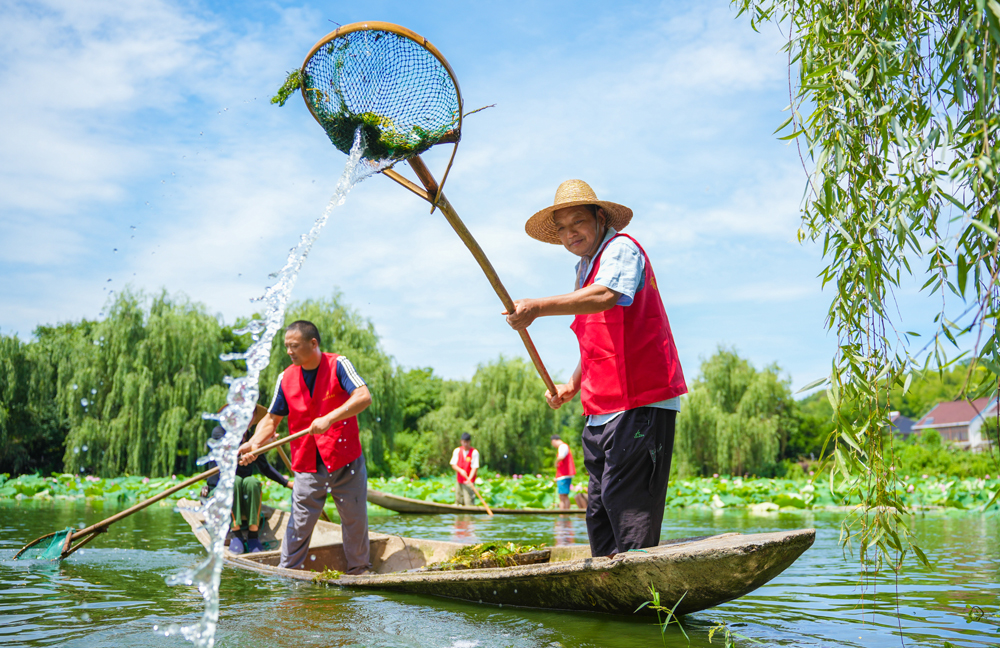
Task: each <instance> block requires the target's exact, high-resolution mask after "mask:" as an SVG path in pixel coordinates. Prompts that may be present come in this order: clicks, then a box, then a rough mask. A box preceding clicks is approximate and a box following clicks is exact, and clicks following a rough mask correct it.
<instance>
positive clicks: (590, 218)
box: [505, 180, 687, 556]
mask: <svg viewBox="0 0 1000 648" xmlns="http://www.w3.org/2000/svg"><path fill="white" fill-rule="evenodd" d="M631 220H632V210H631V209H629V208H628V207H625V206H624V205H619V204H617V203H613V202H608V201H604V200H598V199H597V195H596V194H595V193H594V190H593V189H591V188H590V187H589V186H588V185H587V183H585V182H583V181H582V180H567V181H566V182H564V183H562V184H561V185H559V188H558V189H557V190H556V197H555V201H554V202H553V205H552V206H551V207H546V208H545V209H542V210H541V211H539V212H537V213H536V214H535V215H533V216H532V217H531V218H530V219H528V222H527V223H526V224H525V226H524V229H525V231H526V232H527V233H528V235H529V236H531V237H533V238H535V239H538V240H540V241H544V242H546V243H554V244H560V243H561V244H562V245H563V246H564V247H565V248H566V249H567V250H569V251H570V252H572V253H573V254H574V255H576V256H578V257H580V261H579V263H577V266H576V277H577V279H576V290H575V291H574V292H572V293H569V294H566V295H557V296H554V297H545V298H541V299H522V300H519V301H516V302H514V312H513V313H505V314H506V315H507V321H508V323H509V324H510V325H511V327H512V328H514V329H515V330H523V329H525V328H527V327H528V326H529V325H530V324H531V323H532V322H533V321H534V320H535V319H536V318H538V317H543V316H550V315H573V316H574V320H573V325H572V326H571V328H572V329H573V332H574V333H576V337H577V340H578V341H579V343H580V364H579V365H577V367H576V370H575V371H574V372H573V376H572V378H570V380H569V382H568V383H566V384H563V385H557V386H556V393H555V394H552V393H550V392H546V393H545V398H546V400H547V401H548V403H549V406H550V407H552V408H556V409H557V408H559V407H560V406H561V405H563V403H566V402H568V401H569V400H570V399H571V398H573V397H574V396H575V395H576V394H577V392H580V393H581V397H580V398H581V400H582V402H583V412H584V414H585V415H586V416H587V424H586V427H585V428H584V430H583V455H584V464H585V465H586V467H587V472H588V473H589V474H590V482H589V485H588V490H589V496H588V504H587V532H588V535H589V536H590V548H591V553H592V554H593V555H594V556H609V555H614V554H616V553H619V552H623V551H628V550H629V549H641V548H643V547H650V546H654V545H656V544H658V543H659V541H660V525H661V524H662V523H663V507H664V503H665V501H666V494H667V481H668V480H669V477H670V457H671V453H672V452H673V442H674V425H675V420H676V416H677V412H678V411H679V410H680V398H679V397H680V396H681V394H685V393H687V386H686V384H685V383H684V375H683V373H682V372H681V364H680V361H679V360H678V358H677V347H676V346H675V344H674V338H673V334H672V333H671V331H670V322H669V321H668V320H667V313H666V311H665V310H664V308H663V301H662V300H661V299H660V293H659V289H658V286H657V283H656V276H655V275H654V274H653V267H652V265H651V264H650V262H649V258H648V257H647V256H646V252H645V251H644V250H643V249H642V247H641V246H640V245H639V243H638V242H637V241H636V240H635V239H633V238H632V237H630V236H628V235H626V234H620V233H619V231H620V230H622V229H624V228H625V226H626V225H628V223H629V221H631Z"/></svg>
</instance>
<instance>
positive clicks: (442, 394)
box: [0, 291, 962, 477]
mask: <svg viewBox="0 0 1000 648" xmlns="http://www.w3.org/2000/svg"><path fill="white" fill-rule="evenodd" d="M287 319H288V321H293V320H296V319H308V320H311V321H313V322H315V323H316V325H317V326H318V327H319V330H320V332H321V337H322V348H323V350H324V351H335V352H337V353H340V354H342V355H345V356H347V357H348V358H350V359H351V361H352V362H353V363H354V365H355V366H356V367H357V369H358V372H359V373H360V374H361V375H362V376H363V377H364V378H365V380H366V381H367V382H368V384H369V388H370V389H371V391H372V394H373V404H372V406H371V407H370V408H369V409H368V410H367V411H365V412H364V413H363V414H362V415H361V416H360V417H359V423H360V428H361V436H362V445H363V447H364V450H365V454H366V457H367V460H368V464H369V470H370V471H371V472H372V474H375V475H379V474H381V475H407V476H414V477H420V476H427V475H435V474H440V473H442V472H447V471H448V470H449V468H448V461H449V459H450V457H451V451H452V449H453V448H454V447H455V446H456V445H457V443H458V439H459V437H460V436H461V434H462V433H463V432H469V433H470V434H471V435H472V437H473V444H474V445H475V446H476V447H477V448H478V449H479V450H480V453H481V454H482V457H483V460H484V463H485V464H486V465H488V466H489V468H490V469H492V470H496V471H498V472H502V473H507V474H517V473H536V472H540V471H542V470H548V469H551V466H552V462H553V459H554V457H553V453H552V452H551V449H550V447H549V443H548V439H549V437H550V436H551V435H552V434H560V435H561V436H562V437H563V438H564V439H565V440H566V441H567V442H568V443H569V444H570V446H571V447H572V448H574V450H575V451H576V454H577V456H578V457H582V453H581V452H580V448H579V443H580V442H579V438H580V431H581V429H582V427H583V424H584V420H583V416H582V408H581V405H580V401H579V399H578V398H577V399H574V400H573V401H572V402H570V403H568V404H567V405H565V406H563V407H562V408H561V409H559V410H558V411H553V410H551V409H549V407H548V406H547V405H546V404H545V401H544V399H543V398H542V394H543V393H544V391H545V388H544V386H543V384H542V382H541V380H540V379H539V378H538V376H537V374H536V373H535V371H534V369H533V368H532V366H531V364H530V363H529V362H527V361H525V360H523V359H521V358H504V357H502V356H501V357H500V358H498V359H496V360H493V361H491V362H487V363H484V364H482V365H480V366H479V367H478V368H477V370H476V372H475V374H474V375H473V376H472V378H471V379H469V380H445V379H443V378H442V377H440V376H437V375H435V374H434V371H433V369H431V368H413V369H405V368H402V367H399V366H398V365H396V364H395V362H394V361H393V359H392V358H391V357H390V356H389V355H388V354H386V353H385V351H384V350H383V349H382V347H381V344H380V341H379V337H378V335H377V333H376V332H375V328H374V326H373V324H372V323H371V322H370V321H369V320H367V319H366V318H364V317H362V316H361V315H360V314H359V313H358V312H357V311H355V310H353V309H352V308H350V307H349V306H347V305H346V304H344V303H343V300H342V299H341V297H340V296H339V295H336V294H335V295H333V296H332V297H330V298H329V299H322V300H308V301H304V302H299V303H296V304H293V305H292V306H291V307H290V308H289V310H288V315H287ZM245 323H246V320H244V319H241V320H237V321H236V322H234V323H233V325H232V326H228V325H225V324H223V323H221V322H220V320H219V318H217V317H215V316H213V315H211V314H209V312H208V311H207V309H206V308H205V307H204V306H203V305H200V304H194V303H191V302H190V301H188V300H187V299H185V298H183V297H172V296H170V295H167V294H166V293H161V294H159V295H154V296H147V295H143V294H141V293H136V292H129V291H126V292H123V293H122V294H120V295H119V296H118V297H117V298H116V299H115V301H114V302H113V304H112V305H111V306H110V308H109V309H108V312H107V316H106V317H105V318H104V319H103V320H101V321H91V320H81V321H79V322H72V323H64V324H59V325H55V326H39V327H38V328H37V329H36V330H35V334H34V336H33V339H32V340H30V341H22V340H20V339H18V338H17V337H16V336H6V335H0V472H7V473H12V474H21V473H30V472H41V473H48V472H54V471H65V472H73V473H81V472H82V473H88V474H96V475H100V476H118V475H122V474H133V475H149V476H164V475H170V474H174V473H183V474H191V473H194V472H196V471H197V470H198V466H197V463H196V462H197V459H198V458H199V457H201V456H203V455H204V454H206V451H207V448H206V445H205V441H206V439H207V438H208V436H209V433H210V431H211V428H212V426H213V425H214V422H213V421H210V420H205V419H204V418H203V417H202V414H203V413H205V412H215V411H217V410H219V409H220V408H221V407H222V406H223V405H224V403H225V396H226V387H225V385H224V378H225V377H226V376H239V375H242V374H243V373H244V369H245V368H244V367H242V366H241V363H240V362H239V361H236V362H223V361H220V360H219V356H220V355H221V354H224V353H229V352H232V351H238V350H243V349H245V348H246V347H247V346H248V345H249V343H250V339H249V337H248V336H240V335H237V334H236V333H234V330H239V329H240V328H241V327H242V326H243V325H245ZM288 365H289V361H288V358H287V356H286V354H285V350H284V346H283V340H282V339H281V337H280V336H279V337H278V338H277V339H276V340H275V343H274V346H273V348H272V350H271V363H270V365H269V366H268V368H267V369H266V370H265V371H264V372H263V374H262V375H261V399H260V400H261V402H262V403H264V404H265V405H266V404H267V403H268V402H269V401H270V398H271V394H272V393H273V390H274V387H275V383H276V381H277V378H278V375H279V373H280V372H281V371H282V370H284V369H285V368H286V367H287V366H288ZM961 372H962V369H961V368H955V369H954V370H953V371H952V372H945V373H943V374H942V375H941V376H940V377H939V378H938V379H936V380H927V379H924V380H918V381H915V382H914V384H913V386H911V388H910V389H909V390H908V392H907V393H906V394H905V395H904V394H899V395H898V398H895V399H893V403H894V407H896V406H897V405H896V404H898V408H899V409H900V410H901V411H903V413H904V414H906V415H909V416H913V417H916V416H919V414H920V413H923V411H925V409H924V408H929V406H930V405H932V404H933V402H932V401H935V399H940V398H942V397H950V396H948V394H950V393H951V392H953V391H956V390H958V389H959V388H960V385H959V384H958V383H959V382H960V381H961V379H962V377H961V376H962V373H961ZM689 387H690V393H689V394H688V396H687V397H686V398H684V400H683V405H682V412H681V414H680V416H679V418H678V426H677V441H676V444H675V452H674V471H675V474H677V475H710V474H714V473H720V474H754V475H760V476H774V475H781V474H784V472H785V471H786V470H787V468H788V466H789V465H790V463H791V462H794V461H796V460H798V459H801V458H812V459H817V458H819V456H820V455H821V454H822V452H823V450H824V441H826V440H827V438H828V437H829V435H830V433H831V432H832V431H833V429H834V428H833V422H832V415H833V410H832V407H831V406H830V404H829V402H828V400H827V399H826V397H825V395H824V394H822V393H821V394H817V395H814V396H812V397H810V398H807V399H805V400H802V401H798V400H796V399H795V398H794V397H793V395H792V393H791V390H790V387H789V381H788V379H787V378H783V377H782V374H781V370H780V368H779V367H778V366H777V365H774V364H772V365H769V366H766V367H763V368H761V369H757V368H755V367H754V366H753V365H752V364H751V363H750V362H749V361H747V360H746V359H743V358H741V357H740V356H739V354H738V353H737V352H736V351H735V350H732V349H726V348H721V347H720V348H719V349H718V350H717V351H716V353H715V354H713V355H712V356H711V357H710V358H708V359H706V360H704V361H703V362H702V364H701V367H700V371H699V373H698V375H697V377H696V378H695V379H694V380H693V381H692V382H691V384H690V385H689ZM918 412H919V413H918ZM283 432H287V429H286V430H283Z"/></svg>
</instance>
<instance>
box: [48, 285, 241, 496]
mask: <svg viewBox="0 0 1000 648" xmlns="http://www.w3.org/2000/svg"><path fill="white" fill-rule="evenodd" d="M147 304H148V307H147ZM147 308H148V310H147ZM221 328H222V327H221V325H220V323H219V321H218V320H217V319H216V318H215V317H213V316H211V315H209V314H208V313H206V312H205V310H204V307H202V306H199V305H195V304H191V303H189V302H188V301H186V300H184V299H183V298H171V297H169V296H168V295H167V294H166V293H163V294H160V295H159V296H156V297H153V298H148V297H146V296H144V295H142V294H141V293H132V292H128V291H126V292H123V293H122V294H121V295H119V296H118V297H117V299H116V300H115V302H114V303H113V304H112V305H111V307H110V309H109V311H108V314H107V317H106V318H105V319H104V320H102V321H100V322H85V323H81V324H80V325H76V326H73V325H64V326H61V327H56V328H42V327H40V328H39V329H38V331H36V335H37V337H38V345H39V347H40V349H41V350H43V353H46V355H47V357H48V363H49V367H50V370H51V371H52V372H54V375H53V376H52V379H53V380H52V381H51V384H52V386H53V389H54V392H55V394H54V396H55V400H56V402H57V403H58V405H59V408H60V412H61V414H62V416H63V417H65V419H66V420H67V421H68V422H69V426H70V431H69V433H68V434H67V436H66V449H65V456H64V462H65V467H66V470H69V471H74V472H76V471H81V470H83V471H87V472H96V473H100V474H103V475H109V476H115V475H120V474H123V473H129V474H134V475H154V476H159V475H169V474H171V473H172V472H174V470H175V469H176V468H175V466H178V464H179V468H180V469H181V470H182V471H185V472H191V471H193V470H194V469H195V468H196V466H195V460H196V459H197V458H198V457H199V456H201V455H204V454H206V452H207V448H206V447H205V440H206V439H207V438H208V432H209V430H210V429H211V425H210V424H209V423H207V422H206V421H205V420H204V419H202V416H201V415H202V413H203V412H206V411H208V412H211V411H215V410H217V409H218V408H219V407H220V406H221V405H223V404H224V403H225V388H224V387H223V386H222V379H223V377H225V376H226V375H227V374H233V373H234V367H233V366H232V364H231V363H222V362H220V361H219V355H220V354H221V353H223V352H224V351H227V350H228V349H226V348H225V346H224V345H223V342H222V335H221V333H220V329H221ZM178 457H180V461H179V462H178Z"/></svg>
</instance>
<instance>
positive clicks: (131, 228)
mask: <svg viewBox="0 0 1000 648" xmlns="http://www.w3.org/2000/svg"><path fill="white" fill-rule="evenodd" d="M146 204H147V205H148V204H149V203H146ZM129 229H130V230H134V229H135V225H129Z"/></svg>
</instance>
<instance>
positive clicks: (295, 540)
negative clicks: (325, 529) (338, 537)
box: [278, 455, 371, 573]
mask: <svg viewBox="0 0 1000 648" xmlns="http://www.w3.org/2000/svg"><path fill="white" fill-rule="evenodd" d="M317 468H318V469H319V470H320V471H321V472H314V473H300V472H297V473H295V484H294V485H293V486H292V517H291V520H290V521H289V522H290V523H289V525H288V527H287V528H286V529H285V541H284V542H282V543H281V562H280V563H278V564H279V566H281V567H287V568H288V569H302V568H303V566H304V565H305V562H306V557H307V556H308V554H309V538H310V536H312V531H313V527H314V526H316V520H318V519H319V515H320V512H322V510H323V505H324V504H326V496H327V494H329V495H332V496H333V502H334V504H336V506H337V513H338V514H340V525H341V531H342V534H343V539H344V554H345V555H346V556H347V572H348V573H352V572H359V571H362V570H364V569H367V568H368V567H370V566H371V561H370V560H369V553H368V552H369V543H368V502H367V499H368V471H367V470H366V469H365V457H364V455H361V456H360V457H358V458H357V459H355V460H354V461H352V462H351V463H349V464H347V465H346V466H344V467H343V468H338V469H337V470H335V471H333V473H332V474H331V473H328V472H327V471H326V467H325V466H323V464H322V463H320V462H317Z"/></svg>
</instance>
